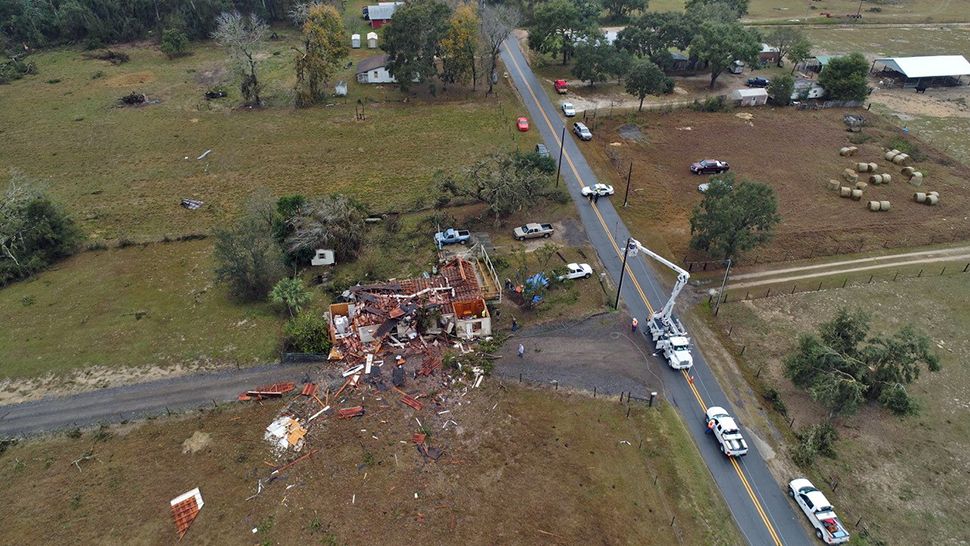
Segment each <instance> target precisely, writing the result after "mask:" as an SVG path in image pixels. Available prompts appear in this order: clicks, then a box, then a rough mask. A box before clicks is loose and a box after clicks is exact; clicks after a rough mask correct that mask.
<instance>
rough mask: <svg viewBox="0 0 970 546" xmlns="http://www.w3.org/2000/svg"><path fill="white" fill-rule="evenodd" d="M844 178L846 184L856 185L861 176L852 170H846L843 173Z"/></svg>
mask: <svg viewBox="0 0 970 546" xmlns="http://www.w3.org/2000/svg"><path fill="white" fill-rule="evenodd" d="M842 178H843V179H845V181H846V182H850V183H855V181H856V180H859V175H858V174H856V173H855V171H853V170H852V169H846V170H844V171H842Z"/></svg>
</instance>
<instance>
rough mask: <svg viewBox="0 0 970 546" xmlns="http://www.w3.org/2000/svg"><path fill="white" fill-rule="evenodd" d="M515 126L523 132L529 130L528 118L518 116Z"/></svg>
mask: <svg viewBox="0 0 970 546" xmlns="http://www.w3.org/2000/svg"><path fill="white" fill-rule="evenodd" d="M515 126H516V127H517V128H518V129H519V130H520V131H522V132H523V133H524V132H526V131H528V130H529V118H519V119H517V120H516V121H515Z"/></svg>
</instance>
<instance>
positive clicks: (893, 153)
mask: <svg viewBox="0 0 970 546" xmlns="http://www.w3.org/2000/svg"><path fill="white" fill-rule="evenodd" d="M901 153H903V152H900V151H899V150H896V149H893V150H889V151H888V152H886V155H885V158H886V161H892V160H893V158H894V157H896V156H897V155H899V154H901Z"/></svg>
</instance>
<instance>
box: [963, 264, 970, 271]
mask: <svg viewBox="0 0 970 546" xmlns="http://www.w3.org/2000/svg"><path fill="white" fill-rule="evenodd" d="M968 269H970V263H967V265H965V266H963V272H964V273H966V272H967V270H968Z"/></svg>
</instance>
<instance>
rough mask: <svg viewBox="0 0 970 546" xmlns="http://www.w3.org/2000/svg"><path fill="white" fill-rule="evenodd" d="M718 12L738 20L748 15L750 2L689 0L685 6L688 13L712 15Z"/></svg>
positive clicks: (736, 0) (737, 0)
mask: <svg viewBox="0 0 970 546" xmlns="http://www.w3.org/2000/svg"><path fill="white" fill-rule="evenodd" d="M717 10H724V11H726V12H728V13H730V14H732V15H733V18H734V19H738V18H740V17H741V16H743V15H747V14H748V0H687V2H686V3H685V4H684V12H686V13H703V14H710V13H711V12H712V11H717Z"/></svg>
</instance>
